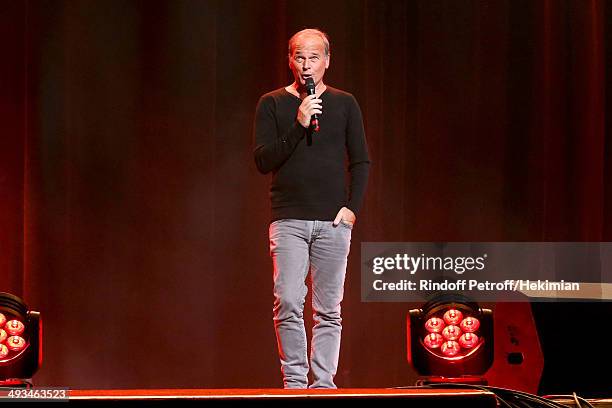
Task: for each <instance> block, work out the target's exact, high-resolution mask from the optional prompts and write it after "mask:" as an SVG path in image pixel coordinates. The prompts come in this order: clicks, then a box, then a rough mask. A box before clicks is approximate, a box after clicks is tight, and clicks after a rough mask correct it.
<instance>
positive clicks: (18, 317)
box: [0, 292, 42, 386]
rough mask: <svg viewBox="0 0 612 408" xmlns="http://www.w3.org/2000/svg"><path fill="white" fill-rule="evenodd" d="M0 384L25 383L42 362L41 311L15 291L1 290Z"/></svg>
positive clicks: (28, 381)
mask: <svg viewBox="0 0 612 408" xmlns="http://www.w3.org/2000/svg"><path fill="white" fill-rule="evenodd" d="M0 315H1V317H0V322H2V327H1V328H0V386H2V385H10V386H14V385H15V384H19V383H22V384H23V383H25V384H29V383H30V379H31V378H32V376H33V375H34V373H36V371H37V370H38V368H39V367H40V364H41V362H42V323H41V319H40V313H38V312H35V311H32V310H28V307H27V306H26V304H25V303H24V302H23V300H21V299H20V298H18V297H17V296H15V295H12V294H10V293H5V292H0Z"/></svg>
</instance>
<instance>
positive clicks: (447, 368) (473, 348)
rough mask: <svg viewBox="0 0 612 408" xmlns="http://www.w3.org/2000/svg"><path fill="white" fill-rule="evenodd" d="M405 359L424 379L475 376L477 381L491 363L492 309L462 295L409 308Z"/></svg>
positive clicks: (447, 296)
mask: <svg viewBox="0 0 612 408" xmlns="http://www.w3.org/2000/svg"><path fill="white" fill-rule="evenodd" d="M423 322H424V323H423ZM408 360H409V361H410V363H411V364H412V365H413V366H414V367H415V369H416V370H417V371H418V373H419V374H421V375H422V376H426V377H427V378H433V377H444V378H445V379H446V380H448V379H449V377H463V376H472V377H473V376H476V377H477V378H478V379H479V381H480V379H481V378H482V377H481V376H482V375H483V374H484V373H485V372H486V371H487V370H488V369H489V367H491V365H492V363H493V319H492V312H491V310H489V309H482V308H480V307H479V306H478V305H477V304H476V303H474V302H471V301H469V300H468V299H466V298H465V297H463V296H461V295H444V296H441V297H439V298H437V299H434V300H433V301H430V302H428V303H426V304H425V305H424V306H423V307H422V308H420V309H413V310H411V311H410V312H409V316H408ZM483 381H484V380H483Z"/></svg>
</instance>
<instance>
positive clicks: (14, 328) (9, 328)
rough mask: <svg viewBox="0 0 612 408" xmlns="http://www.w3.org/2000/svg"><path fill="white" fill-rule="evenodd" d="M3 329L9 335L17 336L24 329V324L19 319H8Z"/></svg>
mask: <svg viewBox="0 0 612 408" xmlns="http://www.w3.org/2000/svg"><path fill="white" fill-rule="evenodd" d="M4 329H5V330H6V332H7V333H8V334H9V335H11V336H19V335H21V333H23V331H24V330H25V326H24V325H23V323H21V322H20V321H19V320H9V321H8V322H7V323H6V326H4Z"/></svg>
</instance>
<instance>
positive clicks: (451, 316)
mask: <svg viewBox="0 0 612 408" xmlns="http://www.w3.org/2000/svg"><path fill="white" fill-rule="evenodd" d="M461 319H463V313H461V311H459V310H457V309H449V310H447V311H446V313H444V322H445V323H446V324H452V325H454V326H457V325H458V324H459V323H460V322H461Z"/></svg>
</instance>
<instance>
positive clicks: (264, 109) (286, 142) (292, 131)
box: [253, 95, 306, 174]
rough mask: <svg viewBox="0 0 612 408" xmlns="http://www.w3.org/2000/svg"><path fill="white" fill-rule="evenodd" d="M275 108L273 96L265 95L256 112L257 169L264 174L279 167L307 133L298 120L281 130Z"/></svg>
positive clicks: (255, 154)
mask: <svg viewBox="0 0 612 408" xmlns="http://www.w3.org/2000/svg"><path fill="white" fill-rule="evenodd" d="M275 110H276V106H275V103H274V98H273V97H271V96H266V95H264V96H262V97H261V98H260V99H259V102H258V103H257V109H256V112H255V124H254V140H255V149H254V152H253V153H254V156H255V164H256V165H257V169H258V170H259V172H260V173H262V174H267V173H269V172H271V171H274V170H276V169H278V168H279V167H280V166H281V165H282V164H283V163H284V162H285V161H286V160H287V159H288V158H289V157H290V156H291V154H292V153H293V151H294V150H295V148H296V146H297V145H298V143H299V142H300V140H302V138H303V137H304V136H305V135H306V129H305V128H304V127H303V126H302V125H300V124H299V123H298V122H297V120H296V121H295V122H294V123H293V124H292V125H291V126H290V127H289V128H288V129H283V130H282V131H279V130H278V129H277V121H276V112H275ZM279 133H280V134H279Z"/></svg>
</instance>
